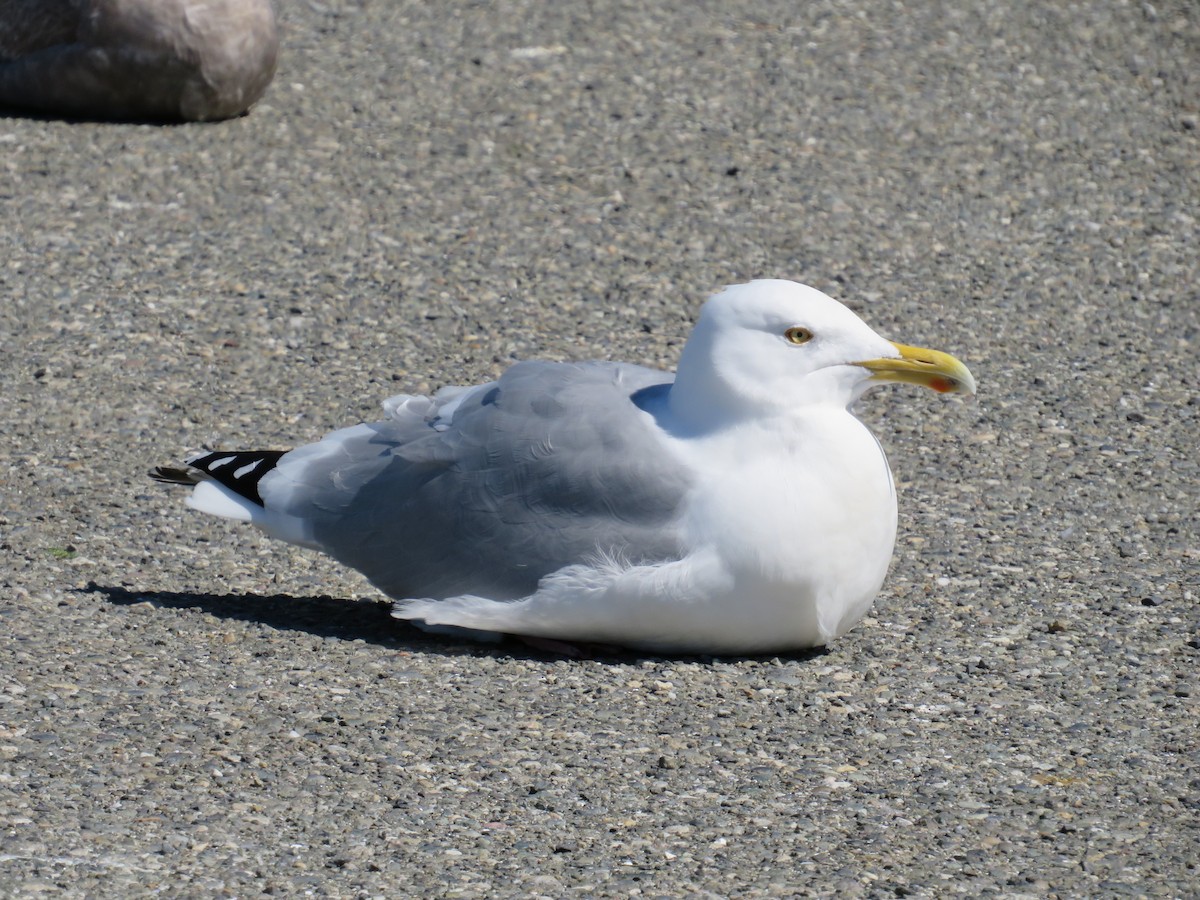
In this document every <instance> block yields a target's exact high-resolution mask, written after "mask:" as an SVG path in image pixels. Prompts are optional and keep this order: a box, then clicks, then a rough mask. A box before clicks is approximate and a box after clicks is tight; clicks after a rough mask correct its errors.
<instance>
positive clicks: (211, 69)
mask: <svg viewBox="0 0 1200 900" xmlns="http://www.w3.org/2000/svg"><path fill="white" fill-rule="evenodd" d="M278 51H279V36H278V32H277V29H276V27H275V14H274V12H273V11H272V9H271V5H270V3H269V2H268V0H0V107H17V108H21V109H30V110H35V111H38V112H43V113H51V114H63V115H68V116H79V117H83V118H89V119H163V120H183V121H205V120H212V119H228V118H230V117H232V116H237V115H241V114H242V113H244V112H246V110H248V109H249V108H250V106H251V105H252V104H253V103H254V102H255V101H256V100H258V99H259V98H260V97H261V96H262V95H263V92H264V91H265V90H266V89H267V85H269V84H270V83H271V79H272V78H273V77H274V75H275V60H276V57H277V55H278Z"/></svg>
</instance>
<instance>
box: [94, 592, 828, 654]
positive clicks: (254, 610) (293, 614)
mask: <svg viewBox="0 0 1200 900" xmlns="http://www.w3.org/2000/svg"><path fill="white" fill-rule="evenodd" d="M76 591H77V592H78V593H81V594H100V595H101V596H103V597H104V599H105V600H106V601H107V602H109V603H112V604H114V605H116V606H134V605H136V604H140V603H148V604H150V605H151V606H154V607H157V608H159V609H181V610H182V609H200V610H203V611H204V612H206V613H208V614H209V615H212V616H215V617H217V618H218V619H235V620H239V621H242V622H253V623H255V624H258V625H266V626H267V627H269V628H274V629H277V630H279V631H303V632H306V633H308V634H313V635H316V636H318V637H330V638H338V639H341V640H346V641H355V640H361V641H364V642H366V643H368V644H377V645H379V646H381V647H388V648H391V649H408V650H421V651H424V652H427V653H438V654H441V655H443V656H468V657H475V656H494V657H497V658H507V659H523V660H541V661H544V660H547V659H563V658H564V655H563V654H560V653H556V652H554V651H552V650H544V649H539V648H536V647H531V646H529V645H527V644H524V643H522V642H521V641H520V640H518V639H515V638H511V637H510V638H507V639H505V640H503V641H501V642H498V643H494V644H492V643H480V642H476V641H469V640H465V639H462V638H456V637H454V636H451V635H444V634H432V633H429V632H425V631H422V630H421V629H419V628H417V627H416V626H415V625H412V624H409V623H408V622H405V621H403V620H400V619H396V618H394V617H393V616H392V615H391V612H390V608H391V604H390V603H387V602H384V601H378V600H346V599H343V598H338V597H330V596H316V597H294V596H292V595H290V594H201V593H194V592H191V591H140V590H131V589H129V588H126V587H116V586H112V585H102V584H96V583H95V582H88V584H87V585H86V586H84V587H82V588H76ZM584 650H585V652H584V653H583V654H582V655H583V656H584V657H585V658H586V659H590V660H594V661H596V662H601V663H614V664H618V663H632V662H639V661H642V660H663V659H692V660H700V661H712V660H715V659H720V660H736V659H761V658H764V657H762V656H754V655H746V656H724V655H722V656H713V655H710V654H651V653H645V652H638V651H635V650H625V649H622V648H620V647H611V646H603V647H591V646H589V647H586V648H584ZM827 652H828V651H827V650H826V649H825V648H824V647H815V648H813V649H811V650H799V651H795V652H792V653H787V654H769V655H767V657H766V658H776V657H777V658H780V659H786V660H791V661H796V662H804V661H808V660H812V659H816V658H818V657H821V656H824V655H825V654H826V653H827Z"/></svg>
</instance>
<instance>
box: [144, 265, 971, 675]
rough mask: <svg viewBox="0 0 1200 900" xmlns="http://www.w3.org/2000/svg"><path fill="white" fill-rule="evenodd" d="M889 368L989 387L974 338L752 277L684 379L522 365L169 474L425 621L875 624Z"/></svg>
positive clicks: (712, 303)
mask: <svg viewBox="0 0 1200 900" xmlns="http://www.w3.org/2000/svg"><path fill="white" fill-rule="evenodd" d="M884 382H905V383H910V384H918V385H924V386H926V387H929V388H932V389H934V390H935V391H939V392H942V393H946V392H952V393H965V394H970V393H974V390H975V381H974V379H973V378H972V376H971V373H970V372H969V371H968V370H967V368H966V366H964V365H963V364H962V363H961V362H959V361H958V360H957V359H955V358H954V357H952V356H949V355H947V354H945V353H940V352H938V351H935V350H924V349H920V348H916V347H908V346H904V345H902V344H894V343H892V342H891V341H888V340H885V339H884V338H882V337H880V336H879V335H877V334H876V333H875V332H874V331H872V330H871V329H870V328H869V327H868V326H867V325H866V324H865V323H863V321H862V320H861V319H859V318H858V316H856V315H855V314H854V313H852V312H851V311H850V310H848V309H847V308H846V307H844V306H842V305H841V304H840V303H838V302H837V301H836V300H833V299H832V298H831V297H828V296H826V295H825V294H823V293H821V292H820V291H818V290H815V289H814V288H811V287H807V286H805V285H802V284H797V283H795V282H791V281H778V280H764V281H752V282H750V283H749V284H743V285H738V286H735V287H730V288H727V289H726V290H724V291H723V292H721V293H719V294H717V295H716V296H714V297H712V298H711V299H709V301H708V302H707V303H706V304H705V305H704V307H703V309H702V311H701V313H700V317H699V321H698V322H697V323H696V327H695V329H694V330H693V332H692V335H691V337H690V338H689V339H688V342H687V345H686V346H685V347H684V350H683V354H682V356H681V358H680V360H679V367H678V371H677V373H676V374H675V376H674V377H672V376H671V375H670V374H668V373H665V372H659V371H655V370H653V369H647V368H643V367H641V366H636V365H631V364H628V363H616V362H584V363H552V362H532V361H531V362H519V363H517V364H516V365H514V366H512V367H511V368H510V369H508V370H507V371H506V372H505V373H504V374H503V375H502V376H501V377H500V378H499V379H498V380H496V381H493V382H489V383H487V384H482V385H478V386H475V387H446V388H443V389H442V390H441V391H439V392H438V393H436V394H435V395H434V396H433V397H421V396H412V395H400V396H397V397H392V398H391V399H389V400H386V401H385V402H384V404H383V406H384V411H385V413H386V418H385V419H384V420H383V421H381V422H372V423H369V424H363V425H356V426H354V427H352V428H345V429H342V430H340V431H335V432H333V433H332V434H330V435H328V436H327V437H325V438H324V439H322V440H320V441H318V442H316V443H314V444H308V445H306V446H302V447H299V448H297V449H295V450H291V451H289V452H283V451H253V452H233V451H229V452H226V451H217V452H214V453H204V454H201V455H198V456H193V457H191V458H190V459H188V460H187V468H186V469H176V468H161V467H160V468H158V469H156V470H155V471H154V472H153V473H152V474H153V475H154V477H156V478H158V479H159V480H161V481H167V482H177V483H185V484H193V485H195V487H194V490H193V492H192V494H191V496H190V498H189V499H188V503H189V505H191V506H192V507H194V508H196V509H199V510H201V511H203V512H208V513H213V514H215V515H218V516H226V517H228V518H231V519H240V520H243V521H247V522H250V523H251V524H253V525H256V526H257V527H259V528H261V529H262V530H263V531H265V532H266V533H267V534H269V535H271V536H273V537H277V538H281V539H282V540H285V541H289V542H291V543H294V544H300V545H302V546H305V547H313V548H315V549H318V550H321V551H324V552H325V553H328V554H329V555H331V556H333V557H334V558H335V559H337V560H339V561H341V562H342V563H344V564H346V565H348V566H352V567H353V568H355V569H358V570H359V571H360V572H362V573H363V574H364V575H366V577H367V578H368V579H370V581H371V583H372V584H374V585H375V586H376V587H378V588H379V589H380V590H382V591H383V592H384V593H386V594H388V595H389V596H391V597H392V598H394V601H395V602H394V604H393V615H395V616H396V617H397V618H401V619H408V620H412V621H414V622H416V623H417V624H419V625H421V626H422V627H426V628H431V629H439V628H452V629H463V630H466V631H468V632H469V633H471V634H472V635H474V636H484V635H490V636H492V637H495V636H497V635H498V634H515V635H519V636H523V637H526V638H532V639H538V640H542V641H546V640H550V641H570V642H588V643H603V644H617V645H623V646H626V647H631V648H638V649H645V650H651V651H659V652H691V653H713V654H745V653H764V652H778V651H787V650H795V649H800V648H807V647H816V646H823V645H825V644H827V643H828V642H829V641H831V640H833V639H834V638H836V637H838V636H839V635H841V634H844V633H845V632H846V631H847V630H848V629H849V628H850V627H851V626H852V625H854V624H855V623H856V622H857V621H858V620H859V619H861V618H862V617H863V616H864V615H865V614H866V612H867V609H868V608H869V607H870V605H871V602H872V600H873V599H874V597H875V595H876V593H877V592H878V590H879V588H880V585H881V584H882V583H883V578H884V575H885V573H886V571H887V568H888V564H889V562H890V560H891V556H892V548H893V545H894V543H895V536H896V492H895V486H894V484H893V482H892V475H891V471H890V470H889V468H888V463H887V459H886V457H885V456H884V453H883V449H882V448H881V447H880V445H879V442H878V441H877V440H876V439H875V437H874V436H873V435H872V434H871V432H870V431H868V430H867V428H866V426H865V425H863V424H862V423H861V422H860V421H859V420H858V419H856V418H855V417H854V416H853V415H852V414H851V413H850V412H849V411H848V407H849V406H850V404H851V403H853V402H854V401H855V400H856V399H857V398H858V397H859V396H861V395H862V394H863V392H865V391H866V390H867V389H868V388H870V387H872V386H874V385H876V384H881V383H884Z"/></svg>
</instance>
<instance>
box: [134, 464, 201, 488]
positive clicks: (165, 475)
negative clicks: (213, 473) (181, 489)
mask: <svg viewBox="0 0 1200 900" xmlns="http://www.w3.org/2000/svg"><path fill="white" fill-rule="evenodd" d="M146 474H147V475H149V476H150V477H151V478H153V479H154V480H155V481H157V482H159V483H161V484H195V483H196V481H197V479H196V476H195V474H193V473H192V472H189V471H188V470H187V469H177V468H175V467H174V466H155V467H154V468H153V469H151V470H150V471H149V472H147V473H146Z"/></svg>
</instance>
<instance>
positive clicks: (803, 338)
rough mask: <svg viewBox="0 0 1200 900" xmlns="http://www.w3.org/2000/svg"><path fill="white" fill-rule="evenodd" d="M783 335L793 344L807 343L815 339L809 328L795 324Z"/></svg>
mask: <svg viewBox="0 0 1200 900" xmlns="http://www.w3.org/2000/svg"><path fill="white" fill-rule="evenodd" d="M783 336H784V337H785V338H787V339H788V340H789V341H791V342H792V343H793V344H807V343H808V342H809V341H811V340H812V339H813V333H812V332H811V331H809V330H808V329H807V328H801V327H800V326H799V325H794V326H792V327H791V328H789V329H788V330H787V331H785V332H784V333H783Z"/></svg>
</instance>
